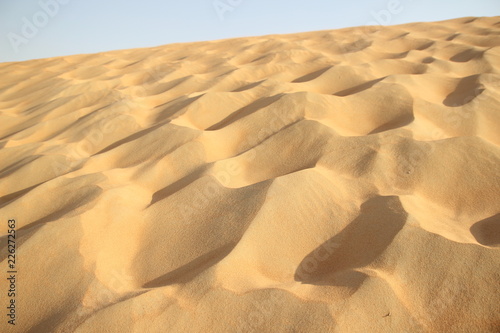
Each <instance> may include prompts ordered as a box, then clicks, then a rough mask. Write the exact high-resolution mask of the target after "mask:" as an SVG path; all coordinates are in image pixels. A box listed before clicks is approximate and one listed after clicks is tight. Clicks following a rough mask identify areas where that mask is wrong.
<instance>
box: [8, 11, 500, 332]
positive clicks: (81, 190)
mask: <svg viewBox="0 0 500 333" xmlns="http://www.w3.org/2000/svg"><path fill="white" fill-rule="evenodd" d="M0 75H1V76H0V77H1V78H2V80H1V82H0V124H1V125H0V148H1V149H0V184H1V186H0V212H1V213H0V216H1V218H2V221H1V223H0V235H1V244H0V260H1V265H0V267H1V270H0V272H1V274H2V281H3V282H4V283H2V284H0V288H2V290H0V294H1V295H2V297H1V298H0V300H1V302H2V303H1V304H0V306H1V308H2V309H4V310H3V312H2V318H3V319H2V321H1V322H0V331H1V332H10V331H12V332H33V333H38V332H498V331H499V330H500V311H499V304H500V294H499V284H500V271H499V267H500V252H499V251H500V249H499V246H500V200H499V198H500V167H499V166H500V17H480V18H473V17H468V18H459V19H454V20H447V21H440V22H427V23H411V24H404V25H397V26H367V27H357V28H345V29H340V30H332V31H316V32H306V33H299V34H290V35H268V36H262V37H248V38H237V39H229V40H218V41H210V42H197V43H183V44H171V45H165V46H159V47H153V48H145V49H131V50H120V51H111V52H103V53H97V54H86V55H75V56H65V57H56V58H49V59H39V60H30V61H24V62H10V63H0ZM12 230H14V232H12ZM14 233H15V246H14V245H12V246H11V245H10V243H9V236H8V235H9V234H14ZM12 242H13V244H14V240H12ZM14 248H15V251H10V249H14ZM9 253H10V254H15V258H14V257H9ZM9 260H15V263H14V262H12V261H9ZM10 265H12V266H10ZM11 271H12V272H13V273H10V272H11ZM9 278H10V279H11V280H9ZM6 281H8V282H10V288H12V285H14V289H15V291H14V293H15V295H14V296H12V295H11V296H9V298H7V293H8V291H9V283H5V282H6ZM12 300H14V302H12ZM9 302H11V303H13V304H14V305H15V311H14V312H15V316H14V317H15V318H14V319H12V317H9V311H10V309H9V306H11V305H10V304H11V303H9ZM11 308H12V306H11ZM10 313H11V314H12V311H10ZM8 320H15V325H13V324H12V323H10V324H9V323H8Z"/></svg>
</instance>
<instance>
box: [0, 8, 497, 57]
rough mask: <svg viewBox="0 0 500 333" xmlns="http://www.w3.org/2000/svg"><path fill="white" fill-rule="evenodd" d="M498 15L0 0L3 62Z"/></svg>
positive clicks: (485, 11) (493, 12) (453, 10)
mask: <svg viewBox="0 0 500 333" xmlns="http://www.w3.org/2000/svg"><path fill="white" fill-rule="evenodd" d="M499 15H500V0H474V1H472V0H469V1H465V0H455V1H451V0H442V1H435V0H371V1H369V0H351V1H338V0H310V1H304V0H302V1H299V0H268V1H264V0H191V1H189V0H185V1H181V0H177V1H169V0H163V1H162V0H143V1H132V0H120V1H118V0H101V1H98V0H85V1H84V0H17V1H14V0H3V1H1V0H0V62H8V61H22V60H29V59H37V58H47V57H54V56H63V55H71V54H82V53H96V52H103V51H110V50H117V49H130V48H138V47H149V46H158V45H163V44H170V43H178V42H192V41H204V40H215V39H223V38H232V37H243V36H259V35H266V34H281V33H294V32H303V31H315V30H327V29H338V28H344V27H352V26H361V25H367V24H370V25H373V24H381V25H394V24H402V23H408V22H417V21H438V20H445V19H451V18H457V17H464V16H499Z"/></svg>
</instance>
